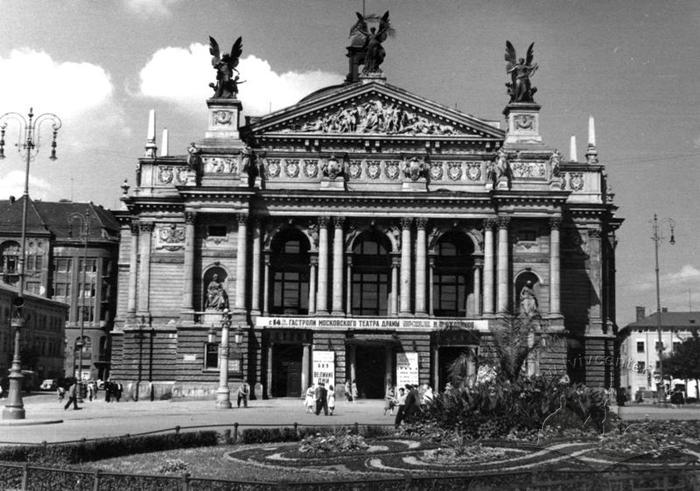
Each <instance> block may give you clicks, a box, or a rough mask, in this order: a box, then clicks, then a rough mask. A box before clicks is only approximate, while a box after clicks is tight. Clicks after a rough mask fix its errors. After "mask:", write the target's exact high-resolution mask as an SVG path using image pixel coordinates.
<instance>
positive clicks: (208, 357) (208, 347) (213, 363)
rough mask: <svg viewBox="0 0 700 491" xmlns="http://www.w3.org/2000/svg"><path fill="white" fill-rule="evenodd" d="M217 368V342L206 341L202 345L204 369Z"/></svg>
mask: <svg viewBox="0 0 700 491" xmlns="http://www.w3.org/2000/svg"><path fill="white" fill-rule="evenodd" d="M217 368H219V343H206V344H205V345H204V369H205V370H216V369H217Z"/></svg>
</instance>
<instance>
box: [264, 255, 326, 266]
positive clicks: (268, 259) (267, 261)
mask: <svg viewBox="0 0 700 491" xmlns="http://www.w3.org/2000/svg"><path fill="white" fill-rule="evenodd" d="M263 260H264V261H265V266H270V265H272V257H271V256H270V253H269V252H266V253H265V257H264V258H263ZM317 260H318V259H317Z"/></svg>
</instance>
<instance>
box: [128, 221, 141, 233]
mask: <svg viewBox="0 0 700 491" xmlns="http://www.w3.org/2000/svg"><path fill="white" fill-rule="evenodd" d="M129 229H130V230H131V235H137V234H138V233H139V221H138V220H137V219H136V218H132V219H131V221H130V222H129Z"/></svg>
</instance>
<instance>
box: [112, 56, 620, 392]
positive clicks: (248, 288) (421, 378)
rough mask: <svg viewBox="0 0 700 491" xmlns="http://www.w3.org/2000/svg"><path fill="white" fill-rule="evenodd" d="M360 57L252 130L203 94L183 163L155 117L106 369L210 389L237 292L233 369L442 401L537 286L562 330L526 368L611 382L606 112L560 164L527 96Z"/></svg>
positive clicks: (299, 387) (544, 313) (271, 379)
mask: <svg viewBox="0 0 700 491" xmlns="http://www.w3.org/2000/svg"><path fill="white" fill-rule="evenodd" d="M363 50H364V51H363ZM367 50H368V48H367V47H366V45H363V44H362V43H359V44H358V43H355V42H353V44H352V46H351V47H350V48H348V58H349V60H350V70H349V73H348V78H347V82H346V83H344V84H342V85H339V86H332V87H328V88H327V89H324V90H320V91H317V92H314V93H313V94H310V95H309V96H308V97H306V98H304V99H303V100H301V101H300V102H299V103H297V104H295V105H293V106H291V107H288V108H286V109H283V110H280V111H276V112H274V113H271V114H268V115H266V116H263V117H255V118H252V117H251V118H247V120H246V124H245V125H243V126H239V114H240V111H241V108H242V102H241V101H239V100H237V99H235V98H234V97H235V95H236V93H235V90H231V91H230V94H229V97H225V96H222V97H220V98H218V99H210V100H208V101H207V106H208V108H209V127H208V129H207V131H206V132H205V135H204V138H203V139H201V140H199V141H198V142H197V143H196V144H194V145H193V146H191V147H190V148H189V155H187V156H168V155H165V156H157V155H156V142H155V134H156V128H155V118H154V116H153V114H152V115H151V118H150V123H149V131H148V140H147V144H146V152H145V156H144V157H143V158H141V159H139V162H138V170H137V176H136V186H135V187H134V188H133V189H132V190H131V192H129V189H128V188H126V187H125V195H124V196H123V198H122V200H123V202H124V205H125V208H126V209H125V210H124V211H123V212H120V213H118V215H117V217H118V219H119V221H120V223H121V226H122V234H121V236H122V242H121V246H120V255H119V271H120V281H119V291H120V294H119V305H118V311H117V321H116V329H115V332H114V336H113V339H114V345H113V358H112V360H113V376H114V377H115V378H116V379H119V380H121V381H122V382H124V383H125V386H127V387H128V386H131V387H132V389H131V390H132V391H133V390H135V388H136V387H140V386H142V385H143V384H146V385H147V386H148V387H149V388H153V392H151V396H152V397H160V396H163V395H170V394H174V395H175V396H178V395H206V394H209V393H212V392H213V391H214V389H215V388H216V386H217V380H218V373H219V372H218V355H217V353H218V350H219V342H220V337H219V330H220V328H219V326H220V323H221V318H222V315H221V308H222V307H223V304H224V303H225V302H224V301H222V296H226V297H227V298H228V302H229V304H228V305H229V307H230V309H231V311H232V312H233V319H232V320H233V322H234V324H233V325H234V329H236V330H238V333H239V334H240V336H241V342H240V344H235V343H230V346H228V347H226V349H227V350H230V353H231V355H230V359H229V367H228V368H229V372H230V375H231V376H232V377H234V378H235V379H238V380H243V379H245V380H247V381H248V382H249V383H250V384H251V386H254V387H255V392H256V394H257V396H260V395H262V396H264V397H284V396H299V395H300V394H301V393H302V391H303V389H304V388H305V387H306V386H307V385H308V384H309V383H313V382H316V381H319V380H321V381H324V382H327V383H331V384H332V385H334V386H335V387H336V390H337V388H338V387H340V386H342V385H343V383H344V382H345V381H346V380H356V381H357V386H358V388H359V392H360V395H361V396H362V397H383V395H384V386H385V384H386V383H392V384H397V383H398V384H404V383H409V382H411V383H421V384H423V383H430V384H433V385H434V386H436V387H439V388H440V389H442V388H443V387H444V385H445V382H446V381H447V377H446V372H447V366H448V365H449V364H450V362H451V361H453V360H454V359H456V357H457V356H459V354H460V353H463V352H466V353H467V354H468V355H469V356H470V358H471V361H472V365H471V368H470V369H471V370H472V372H473V371H474V370H475V367H476V360H477V356H482V355H483V356H484V357H489V356H491V352H492V349H493V340H492V338H491V328H492V327H493V326H494V325H497V324H500V323H501V321H502V319H503V318H504V317H507V315H508V313H510V312H518V311H519V310H520V309H521V308H522V305H521V304H522V297H523V296H524V295H525V293H524V292H526V291H529V294H528V295H529V298H530V299H531V300H530V301H532V299H534V304H535V306H536V307H535V308H536V311H537V312H538V313H539V315H540V316H541V323H540V328H541V329H542V330H545V331H547V332H553V333H559V334H561V335H562V336H563V338H564V339H563V342H561V343H554V344H551V345H549V346H547V349H546V351H545V353H543V354H542V355H541V356H540V357H539V358H538V359H536V360H534V359H533V360H530V366H529V370H531V371H537V370H540V371H542V370H552V371H555V372H557V373H563V372H567V371H568V372H569V373H570V375H571V376H572V377H573V378H574V380H579V381H585V382H586V383H588V384H590V385H594V386H606V387H609V386H612V385H614V384H616V381H615V380H614V378H615V371H614V370H613V358H614V356H616V354H617V353H615V346H616V345H615V334H616V326H615V309H614V289H615V282H614V271H615V267H614V247H615V238H614V234H615V230H616V229H617V228H618V226H619V225H620V223H621V220H620V219H617V218H615V216H614V212H615V209H616V207H615V206H614V205H613V203H612V198H613V196H612V194H610V193H609V192H608V188H607V182H606V180H607V178H606V173H605V171H604V166H603V164H602V163H600V162H599V161H598V154H597V148H596V146H595V136H594V129H593V124H592V121H591V125H590V142H589V144H588V146H587V149H586V159H585V161H583V162H580V161H577V159H576V158H575V150H574V151H573V152H572V155H573V157H574V158H573V159H572V160H570V161H565V160H564V159H563V158H562V156H561V154H560V153H559V152H557V151H556V150H555V149H554V148H551V147H549V146H547V145H546V144H545V143H544V142H543V138H542V136H541V135H540V133H539V118H540V106H539V105H537V104H536V103H534V102H532V100H531V97H530V99H529V100H524V101H523V100H515V101H514V102H511V103H509V104H507V105H506V106H505V109H504V116H505V122H504V124H501V123H499V122H496V121H493V120H487V119H479V118H476V117H474V116H471V115H469V114H466V113H464V112H461V111H457V110H455V109H452V108H449V107H446V106H442V105H440V104H437V103H435V102H432V101H430V100H429V99H426V98H424V97H421V96H418V95H415V94H411V93H409V92H407V91H406V90H404V89H401V88H399V87H396V86H393V85H391V84H389V83H388V82H387V80H386V78H385V77H384V76H383V74H382V73H381V71H380V70H371V71H370V72H369V73H364V74H362V73H360V70H359V68H360V65H362V64H363V60H364V64H365V66H367V59H368V58H367ZM375 61H376V60H375ZM374 68H376V67H374ZM494 83H499V84H500V83H501V82H500V81H498V80H495V81H494ZM528 87H529V86H528ZM234 88H235V87H234ZM528 90H529V89H528ZM217 93H219V91H217ZM243 102H244V101H243ZM501 126H503V127H505V130H504V129H501ZM528 285H530V286H528ZM526 288H527V290H526ZM222 290H223V292H225V295H223V294H222V293H221V291H222ZM591 356H594V357H595V359H596V360H599V361H598V362H596V363H589V364H586V363H584V361H583V360H585V359H587V357H591ZM138 390H139V392H141V393H143V392H142V391H143V390H148V389H142V388H139V389H138Z"/></svg>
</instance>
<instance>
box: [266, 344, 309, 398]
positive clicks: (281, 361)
mask: <svg viewBox="0 0 700 491" xmlns="http://www.w3.org/2000/svg"><path fill="white" fill-rule="evenodd" d="M302 349H303V348H302V346H301V345H300V344H275V345H274V346H273V347H272V373H273V374H274V376H273V377H272V396H273V397H300V396H301V360H302Z"/></svg>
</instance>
